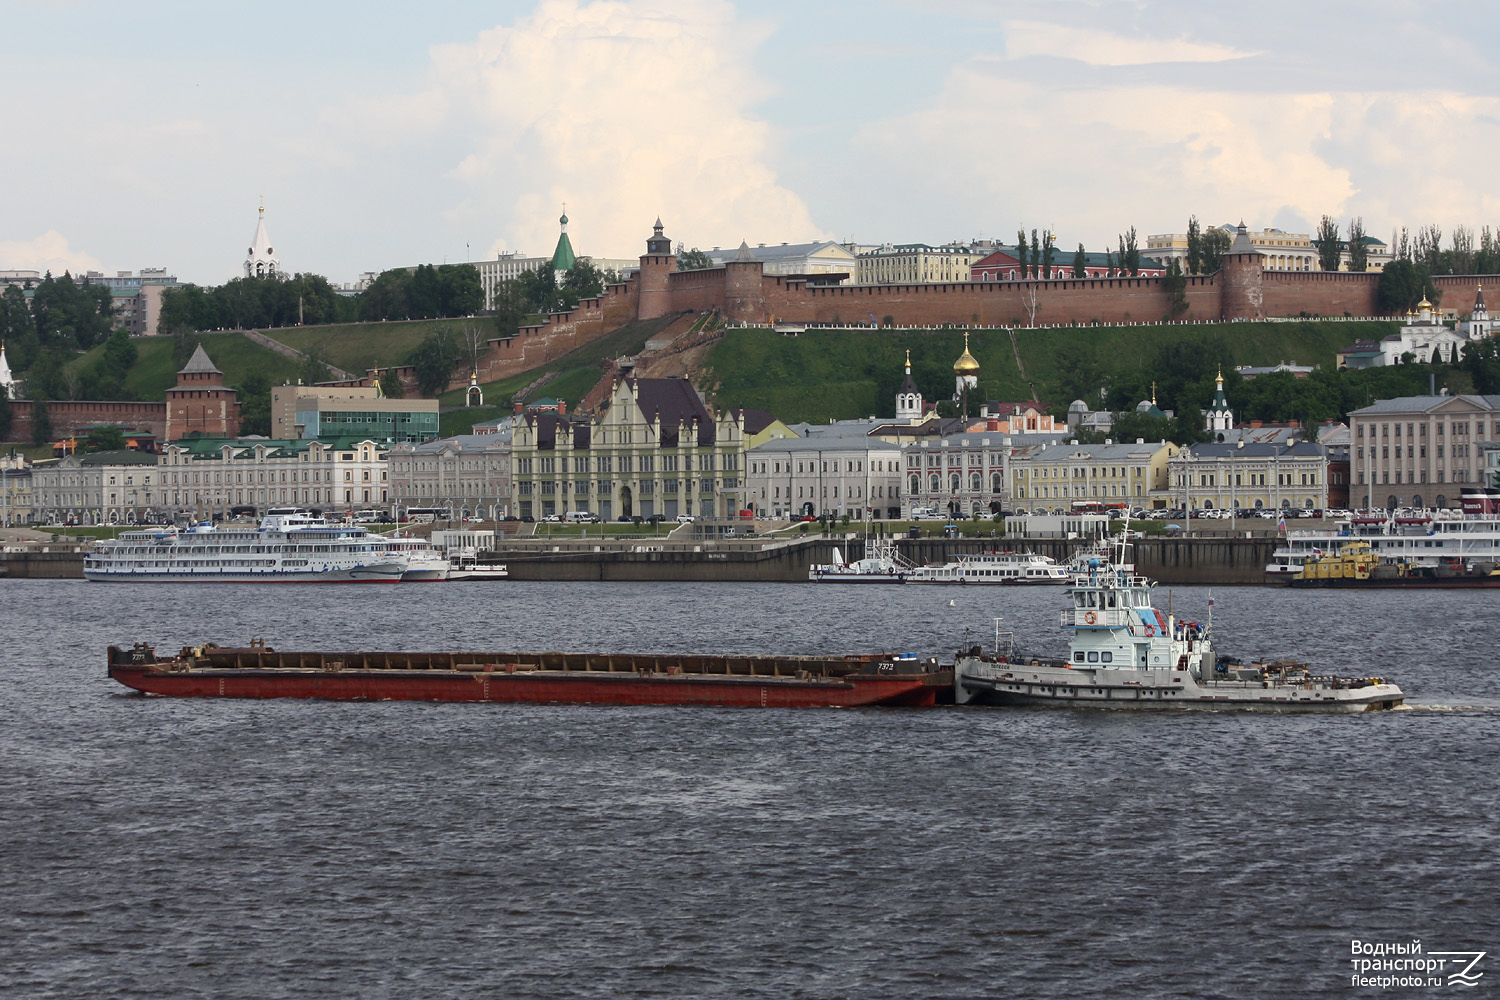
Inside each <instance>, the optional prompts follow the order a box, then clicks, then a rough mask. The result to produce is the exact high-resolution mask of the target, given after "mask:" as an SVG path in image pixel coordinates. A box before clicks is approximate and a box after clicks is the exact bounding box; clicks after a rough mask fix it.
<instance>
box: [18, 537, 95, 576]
mask: <svg viewBox="0 0 1500 1000" xmlns="http://www.w3.org/2000/svg"><path fill="white" fill-rule="evenodd" d="M0 578H9V579H12V580H82V579H83V549H82V548H80V547H77V546H72V545H69V546H42V547H41V548H31V549H21V548H17V549H15V550H11V551H6V552H3V553H0Z"/></svg>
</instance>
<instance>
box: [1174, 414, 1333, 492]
mask: <svg viewBox="0 0 1500 1000" xmlns="http://www.w3.org/2000/svg"><path fill="white" fill-rule="evenodd" d="M1169 464H1170V475H1171V482H1172V496H1173V500H1174V506H1178V507H1182V508H1184V509H1198V510H1260V509H1263V508H1270V509H1272V510H1278V509H1289V508H1293V507H1296V508H1301V509H1304V510H1318V509H1323V508H1326V507H1327V506H1328V485H1329V483H1328V449H1327V448H1325V447H1324V446H1322V445H1320V444H1316V443H1314V442H1311V441H1307V440H1305V439H1304V438H1303V435H1302V433H1301V432H1300V431H1298V430H1296V429H1291V430H1286V431H1283V432H1282V434H1281V436H1279V437H1277V438H1275V439H1273V440H1269V441H1260V440H1253V439H1251V438H1248V437H1240V438H1239V439H1238V440H1234V441H1223V442H1220V441H1211V442H1208V443H1207V444H1194V445H1189V446H1187V447H1186V448H1183V449H1182V450H1181V451H1180V452H1179V453H1178V454H1177V455H1176V456H1174V457H1173V458H1172V460H1171V462H1170V463H1169Z"/></svg>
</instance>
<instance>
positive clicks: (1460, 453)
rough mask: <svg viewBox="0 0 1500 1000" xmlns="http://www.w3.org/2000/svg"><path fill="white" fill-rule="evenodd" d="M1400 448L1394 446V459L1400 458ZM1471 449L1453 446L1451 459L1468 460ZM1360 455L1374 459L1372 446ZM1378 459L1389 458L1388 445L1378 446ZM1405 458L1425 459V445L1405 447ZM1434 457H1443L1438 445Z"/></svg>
mask: <svg viewBox="0 0 1500 1000" xmlns="http://www.w3.org/2000/svg"><path fill="white" fill-rule="evenodd" d="M1401 447H1402V446H1401V445H1399V444H1398V445H1396V457H1397V458H1400V457H1401ZM1473 447H1474V446H1473V445H1469V444H1456V445H1454V446H1453V451H1452V457H1453V458H1469V457H1471V456H1472V455H1473V451H1472V450H1471V449H1472V448H1473ZM1414 449H1415V452H1414ZM1361 453H1362V454H1366V455H1368V457H1370V458H1374V457H1375V446H1374V445H1373V444H1372V445H1369V451H1368V452H1361ZM1380 457H1381V458H1390V457H1391V446H1390V445H1388V444H1383V445H1381V446H1380ZM1406 457H1407V458H1426V457H1427V446H1426V445H1425V444H1422V445H1406ZM1436 457H1438V458H1442V457H1443V446H1442V445H1438V446H1437V456H1436Z"/></svg>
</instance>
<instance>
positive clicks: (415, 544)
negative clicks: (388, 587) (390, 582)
mask: <svg viewBox="0 0 1500 1000" xmlns="http://www.w3.org/2000/svg"><path fill="white" fill-rule="evenodd" d="M386 545H387V546H389V547H390V550H391V551H393V552H398V553H400V554H401V555H402V556H403V557H404V558H405V559H406V572H404V573H402V574H401V582H402V583H441V582H442V581H444V580H446V579H448V557H447V556H445V555H443V553H442V550H440V549H438V548H437V547H436V546H434V545H433V544H432V543H431V542H429V541H428V540H427V539H425V538H388V539H386Z"/></svg>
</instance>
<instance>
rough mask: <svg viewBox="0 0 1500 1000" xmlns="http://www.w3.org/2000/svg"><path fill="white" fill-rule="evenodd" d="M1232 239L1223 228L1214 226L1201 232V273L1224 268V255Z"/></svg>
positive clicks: (1216, 272)
mask: <svg viewBox="0 0 1500 1000" xmlns="http://www.w3.org/2000/svg"><path fill="white" fill-rule="evenodd" d="M1233 243H1234V239H1233V238H1232V237H1231V236H1230V235H1229V234H1228V233H1227V232H1225V231H1224V230H1223V229H1220V228H1219V227H1217V226H1215V227H1214V228H1212V229H1210V230H1208V231H1207V232H1206V233H1204V234H1203V271H1202V272H1201V273H1203V274H1218V273H1219V272H1220V271H1222V270H1223V269H1224V255H1225V254H1227V253H1229V248H1230V246H1232V245H1233Z"/></svg>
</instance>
